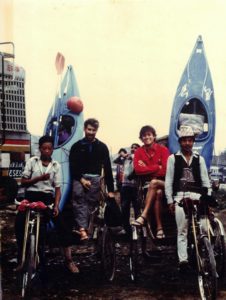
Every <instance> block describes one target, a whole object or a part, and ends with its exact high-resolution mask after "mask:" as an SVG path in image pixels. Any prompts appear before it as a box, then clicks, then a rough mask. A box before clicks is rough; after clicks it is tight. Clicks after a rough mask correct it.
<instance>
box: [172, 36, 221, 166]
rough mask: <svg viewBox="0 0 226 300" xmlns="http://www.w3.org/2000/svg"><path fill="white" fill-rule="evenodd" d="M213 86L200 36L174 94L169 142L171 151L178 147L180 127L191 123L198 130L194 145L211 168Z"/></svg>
mask: <svg viewBox="0 0 226 300" xmlns="http://www.w3.org/2000/svg"><path fill="white" fill-rule="evenodd" d="M215 123H216V120H215V101H214V90H213V83H212V79H211V74H210V70H209V66H208V62H207V59H206V55H205V50H204V46H203V41H202V37H201V36H199V37H198V39H197V41H196V44H195V47H194V49H193V51H192V54H191V56H190V59H189V61H188V63H187V65H186V67H185V70H184V72H183V74H182V77H181V80H180V83H179V85H178V88H177V91H176V95H175V98H174V103H173V108H172V113H171V120H170V129H169V139H168V146H169V149H170V152H171V153H175V152H177V151H178V150H179V148H180V147H179V143H178V130H179V127H180V126H181V125H185V126H188V125H189V126H191V127H192V128H193V130H194V132H195V133H196V140H195V143H194V147H193V149H194V150H196V151H198V152H199V153H200V154H201V155H202V156H203V157H204V158H205V161H206V165H207V168H208V169H209V167H210V164H211V160H212V155H213V147H214V138H215V125H216V124H215Z"/></svg>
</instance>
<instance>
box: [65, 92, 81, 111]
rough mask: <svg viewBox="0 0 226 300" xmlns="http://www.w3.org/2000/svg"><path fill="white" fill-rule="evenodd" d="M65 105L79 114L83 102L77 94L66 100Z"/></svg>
mask: <svg viewBox="0 0 226 300" xmlns="http://www.w3.org/2000/svg"><path fill="white" fill-rule="evenodd" d="M67 107H68V109H70V110H71V111H72V112H74V113H76V114H80V112H82V111H83V103H82V101H81V99H80V98H79V97H77V96H72V97H70V98H69V99H68V100H67Z"/></svg>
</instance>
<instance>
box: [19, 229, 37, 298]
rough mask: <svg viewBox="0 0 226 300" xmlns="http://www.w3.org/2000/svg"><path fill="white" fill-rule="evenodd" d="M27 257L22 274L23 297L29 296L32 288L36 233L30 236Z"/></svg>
mask: <svg viewBox="0 0 226 300" xmlns="http://www.w3.org/2000/svg"><path fill="white" fill-rule="evenodd" d="M27 251H28V252H27V253H28V254H27V257H26V260H25V268H24V270H23V275H22V298H28V297H29V295H30V290H31V280H32V275H33V273H34V271H35V267H36V266H35V235H34V234H31V235H30V236H29V237H28V249H27Z"/></svg>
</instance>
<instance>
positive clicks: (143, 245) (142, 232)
mask: <svg viewBox="0 0 226 300" xmlns="http://www.w3.org/2000/svg"><path fill="white" fill-rule="evenodd" d="M148 184H149V183H148V182H146V183H144V180H143V178H139V179H138V192H137V201H138V203H139V207H140V214H142V210H143V209H144V205H145V196H146V193H147V189H148ZM134 220H135V211H134V208H133V207H132V205H131V207H130V224H132V222H133V221H134ZM131 231H132V234H131V240H130V253H129V268H130V278H131V280H132V281H133V282H135V281H136V280H137V276H138V271H139V265H140V261H139V259H140V254H142V256H143V257H144V258H149V257H150V254H149V253H148V251H147V239H148V237H149V238H150V240H149V244H150V247H151V249H152V250H153V249H155V250H156V249H157V248H156V245H155V240H156V239H155V236H154V233H153V229H152V224H151V223H150V221H149V220H147V222H146V223H145V224H144V225H143V226H141V227H139V228H138V227H137V226H135V225H131Z"/></svg>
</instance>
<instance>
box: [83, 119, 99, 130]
mask: <svg viewBox="0 0 226 300" xmlns="http://www.w3.org/2000/svg"><path fill="white" fill-rule="evenodd" d="M88 125H90V126H92V127H94V128H95V129H98V128H99V121H98V120H97V119H94V118H90V119H87V120H86V121H85V122H84V127H85V128H86V127H87V126H88Z"/></svg>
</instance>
